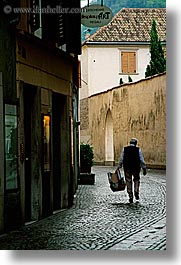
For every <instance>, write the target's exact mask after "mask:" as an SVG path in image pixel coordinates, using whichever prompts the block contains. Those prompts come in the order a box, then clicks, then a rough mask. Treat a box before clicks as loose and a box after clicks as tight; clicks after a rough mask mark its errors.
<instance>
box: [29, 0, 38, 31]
mask: <svg viewBox="0 0 181 265" xmlns="http://www.w3.org/2000/svg"><path fill="white" fill-rule="evenodd" d="M30 7H31V8H32V9H35V8H36V7H39V0H31V2H30ZM39 8H40V7H39ZM30 26H31V31H32V32H35V30H37V29H39V27H40V13H33V12H31V14H30Z"/></svg>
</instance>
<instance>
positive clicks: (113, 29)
mask: <svg viewBox="0 0 181 265" xmlns="http://www.w3.org/2000/svg"><path fill="white" fill-rule="evenodd" d="M153 19H155V21H156V26H157V32H158V36H159V38H160V40H161V41H166V8H123V9H121V10H120V11H119V12H118V13H117V14H116V15H115V16H114V17H113V19H112V21H111V22H110V23H109V24H108V25H106V26H104V27H101V28H100V29H99V30H97V31H96V32H95V33H94V34H93V35H91V36H90V37H88V38H87V39H86V41H85V43H87V42H124V41H131V42H134V41H139V42H142V41H143V42H149V41H150V30H151V26H152V21H153Z"/></svg>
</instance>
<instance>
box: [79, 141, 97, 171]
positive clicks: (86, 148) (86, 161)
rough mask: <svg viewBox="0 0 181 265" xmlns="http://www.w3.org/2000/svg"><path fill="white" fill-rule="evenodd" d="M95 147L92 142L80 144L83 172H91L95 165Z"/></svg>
mask: <svg viewBox="0 0 181 265" xmlns="http://www.w3.org/2000/svg"><path fill="white" fill-rule="evenodd" d="M93 158H94V153H93V147H92V146H91V145H90V144H85V143H81V144H80V169H81V172H88V173H90V171H91V167H92V166H93Z"/></svg>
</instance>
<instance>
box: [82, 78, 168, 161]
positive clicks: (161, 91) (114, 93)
mask: <svg viewBox="0 0 181 265" xmlns="http://www.w3.org/2000/svg"><path fill="white" fill-rule="evenodd" d="M81 104H82V102H80V105H81ZM84 104H85V101H84ZM88 107H89V131H88V128H85V127H84V128H82V125H81V140H82V135H83V136H84V138H85V131H86V130H87V135H89V137H87V138H89V141H90V142H91V144H92V145H93V148H94V155H95V159H94V160H95V162H98V163H103V164H106V163H105V162H106V161H105V160H106V159H105V157H106V154H105V150H106V149H108V148H106V147H105V145H106V144H108V145H109V142H113V145H114V146H113V162H114V161H115V163H116V164H117V161H118V160H119V156H120V153H121V150H122V148H123V146H124V145H127V144H128V143H129V140H130V138H131V137H136V138H138V141H139V143H138V144H139V146H140V147H141V148H142V151H143V153H144V157H145V161H146V163H147V164H150V165H154V166H165V165H166V74H161V75H157V76H155V77H152V78H147V79H144V80H141V81H138V82H136V83H129V84H125V85H122V86H119V87H116V88H113V89H111V90H108V91H107V92H103V93H100V94H97V95H94V96H91V97H89V98H88ZM84 108H85V106H84ZM108 111H109V113H110V114H111V115H109V116H110V117H111V116H112V122H113V132H112V136H111V132H109V138H110V137H112V140H109V139H105V136H106V135H107V123H106V120H107V119H106V117H107V113H108ZM83 115H84V114H83V113H81V116H83ZM84 119H85V117H84ZM109 120H110V118H109ZM109 122H110V121H109ZM110 124H111V123H110ZM83 129H84V130H83ZM107 162H109V161H107Z"/></svg>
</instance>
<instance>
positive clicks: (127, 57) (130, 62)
mask: <svg viewBox="0 0 181 265" xmlns="http://www.w3.org/2000/svg"><path fill="white" fill-rule="evenodd" d="M121 73H123V74H135V73H136V52H133V51H126V52H123V51H122V52H121Z"/></svg>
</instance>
